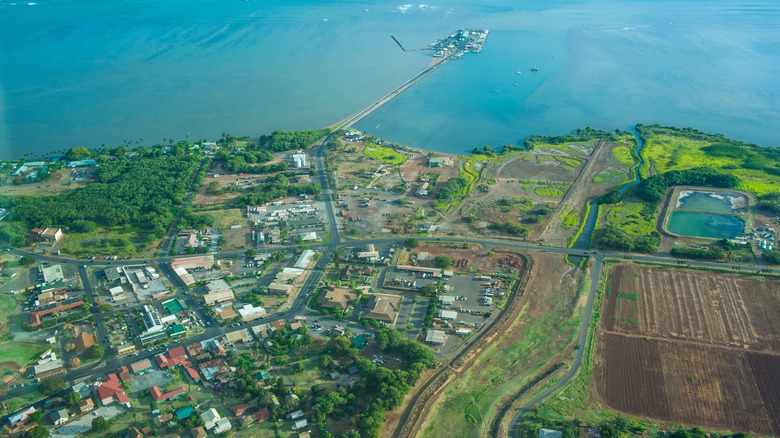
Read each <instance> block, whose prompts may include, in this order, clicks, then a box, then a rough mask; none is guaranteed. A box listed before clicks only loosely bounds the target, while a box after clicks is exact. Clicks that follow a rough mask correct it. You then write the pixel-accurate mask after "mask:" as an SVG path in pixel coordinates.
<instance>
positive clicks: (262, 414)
mask: <svg viewBox="0 0 780 438" xmlns="http://www.w3.org/2000/svg"><path fill="white" fill-rule="evenodd" d="M270 416H271V411H269V410H268V408H263V409H260V410H259V411H257V412H255V418H257V422H258V423H262V422H263V421H265V420H266V419H268V417H270Z"/></svg>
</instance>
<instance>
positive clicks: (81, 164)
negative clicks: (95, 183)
mask: <svg viewBox="0 0 780 438" xmlns="http://www.w3.org/2000/svg"><path fill="white" fill-rule="evenodd" d="M95 163H97V161H95V160H94V159H92V158H87V159H86V160H79V161H68V164H66V166H67V167H87V166H92V165H93V164H95Z"/></svg>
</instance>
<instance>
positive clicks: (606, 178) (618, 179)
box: [593, 169, 628, 185]
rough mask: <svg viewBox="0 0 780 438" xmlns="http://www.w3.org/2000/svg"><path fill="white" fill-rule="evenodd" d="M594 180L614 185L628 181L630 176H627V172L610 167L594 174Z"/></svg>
mask: <svg viewBox="0 0 780 438" xmlns="http://www.w3.org/2000/svg"><path fill="white" fill-rule="evenodd" d="M593 182H594V183H599V184H613V185H617V184H623V183H627V182H628V176H626V173H625V172H621V171H619V170H615V169H608V170H605V171H603V172H600V173H598V174H597V175H596V176H594V177H593Z"/></svg>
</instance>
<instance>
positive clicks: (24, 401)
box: [5, 391, 43, 414]
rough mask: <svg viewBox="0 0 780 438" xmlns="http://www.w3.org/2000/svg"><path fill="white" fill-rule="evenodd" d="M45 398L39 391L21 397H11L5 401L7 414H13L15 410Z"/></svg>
mask: <svg viewBox="0 0 780 438" xmlns="http://www.w3.org/2000/svg"><path fill="white" fill-rule="evenodd" d="M41 398H43V396H42V395H40V394H39V393H38V392H37V391H34V392H31V393H30V394H27V395H24V396H21V397H14V398H11V399H8V400H6V401H5V406H6V411H5V414H13V413H14V412H16V411H18V410H19V409H21V408H23V407H25V406H27V405H29V404H31V403H34V402H36V401H38V400H40V399H41Z"/></svg>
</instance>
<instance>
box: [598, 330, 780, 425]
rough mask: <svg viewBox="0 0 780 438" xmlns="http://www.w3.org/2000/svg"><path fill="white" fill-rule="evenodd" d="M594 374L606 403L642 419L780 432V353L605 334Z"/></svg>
mask: <svg viewBox="0 0 780 438" xmlns="http://www.w3.org/2000/svg"><path fill="white" fill-rule="evenodd" d="M600 341H601V342H599V344H598V347H597V354H598V355H599V358H600V359H601V360H603V361H604V364H603V365H602V366H601V367H598V368H597V370H596V373H595V376H596V381H597V383H598V391H599V393H600V395H601V397H602V399H603V400H604V402H605V403H606V404H607V405H609V406H610V407H612V408H614V409H617V410H618V411H622V412H626V413H629V414H631V415H636V416H640V417H651V418H657V419H663V420H666V421H669V422H673V423H683V424H686V425H691V426H696V425H698V426H702V427H708V428H719V429H729V430H737V431H749V432H751V433H757V434H761V435H775V436H776V435H777V434H778V433H780V420H778V417H777V415H776V414H777V412H780V377H779V376H778V375H777V371H776V370H777V369H778V367H780V356H777V355H775V354H763V353H758V352H755V351H741V350H735V349H728V348H711V347H707V346H704V345H699V344H695V343H680V342H671V341H665V340H660V339H651V338H645V337H631V336H626V335H623V334H619V333H604V334H602V336H601V337H600Z"/></svg>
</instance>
